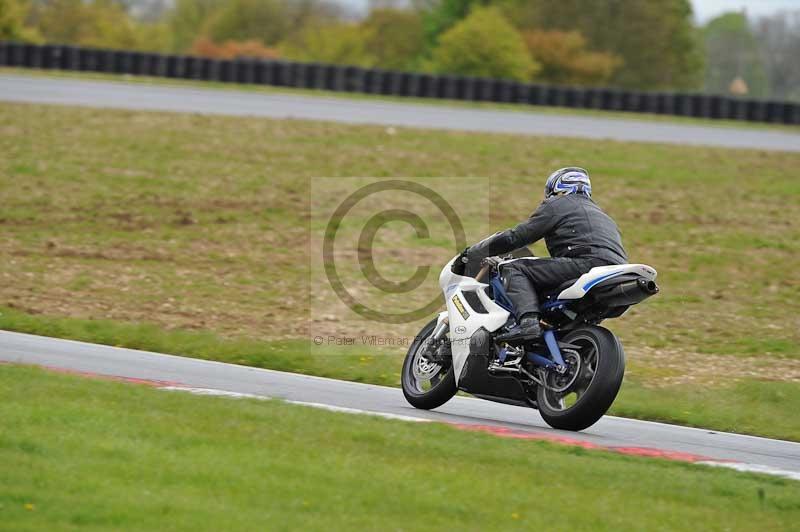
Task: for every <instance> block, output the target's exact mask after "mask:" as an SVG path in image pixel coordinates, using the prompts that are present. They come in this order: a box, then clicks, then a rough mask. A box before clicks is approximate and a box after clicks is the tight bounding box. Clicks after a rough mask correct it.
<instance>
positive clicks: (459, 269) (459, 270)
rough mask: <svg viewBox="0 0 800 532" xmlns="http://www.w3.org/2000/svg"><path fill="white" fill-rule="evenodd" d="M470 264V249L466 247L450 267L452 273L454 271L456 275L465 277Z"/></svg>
mask: <svg viewBox="0 0 800 532" xmlns="http://www.w3.org/2000/svg"><path fill="white" fill-rule="evenodd" d="M468 262H469V247H465V248H464V251H462V252H461V254H460V255H459V256H458V257H456V260H454V261H453V265H452V266H451V267H450V271H452V272H453V273H454V274H456V275H464V272H465V271H466V269H467V263H468Z"/></svg>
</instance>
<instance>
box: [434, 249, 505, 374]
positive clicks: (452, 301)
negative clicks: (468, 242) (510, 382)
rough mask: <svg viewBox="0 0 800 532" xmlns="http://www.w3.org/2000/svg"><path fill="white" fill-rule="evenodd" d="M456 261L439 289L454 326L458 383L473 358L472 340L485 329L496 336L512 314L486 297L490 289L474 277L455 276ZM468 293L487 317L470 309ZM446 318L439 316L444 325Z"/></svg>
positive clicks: (449, 265) (447, 268)
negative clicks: (479, 330)
mask: <svg viewBox="0 0 800 532" xmlns="http://www.w3.org/2000/svg"><path fill="white" fill-rule="evenodd" d="M455 259H456V258H453V259H452V260H451V261H450V262H448V263H447V265H446V266H445V267H444V269H442V273H441V274H440V275H439V286H441V287H442V291H443V292H444V299H445V302H446V303H447V315H448V318H449V322H450V345H451V347H452V352H453V369H454V371H455V378H456V383H458V379H459V377H460V376H461V371H462V370H463V369H464V364H465V363H466V361H467V356H468V355H469V340H470V338H471V337H472V335H473V334H474V333H475V331H477V330H478V329H480V328H481V327H483V328H484V329H486V330H487V331H489V332H494V331H496V330H497V329H499V328H500V327H502V326H503V324H505V323H506V321H507V320H508V316H509V312H508V311H507V310H505V309H504V308H503V307H501V306H499V305H498V304H497V303H495V302H494V301H492V300H491V299H490V298H489V296H487V295H486V291H485V288H486V287H487V286H489V285H487V284H485V283H481V282H478V281H476V280H475V279H474V278H472V277H465V276H463V275H457V274H455V273H453V272H452V270H451V268H452V266H453V261H455ZM464 292H474V293H475V294H476V295H477V296H478V299H479V300H480V302H481V304H482V305H483V307H484V308H485V309H486V310H487V313H486V314H482V313H478V312H476V311H475V309H473V308H472V307H470V306H469V303H467V300H466V298H464ZM441 320H442V316H441V315H440V316H439V321H440V322H441Z"/></svg>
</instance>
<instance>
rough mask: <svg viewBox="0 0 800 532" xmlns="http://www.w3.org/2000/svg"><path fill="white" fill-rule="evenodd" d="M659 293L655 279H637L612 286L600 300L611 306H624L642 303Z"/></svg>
mask: <svg viewBox="0 0 800 532" xmlns="http://www.w3.org/2000/svg"><path fill="white" fill-rule="evenodd" d="M657 293H658V285H656V283H655V281H648V280H647V279H636V280H635V281H627V282H624V283H620V284H618V285H614V286H613V287H610V288H609V290H608V292H606V293H605V294H603V297H602V298H601V299H600V301H601V302H602V303H603V304H604V305H607V306H609V307H623V306H629V305H635V304H636V303H641V302H642V301H644V300H645V299H647V298H648V297H650V296H653V295H655V294H657Z"/></svg>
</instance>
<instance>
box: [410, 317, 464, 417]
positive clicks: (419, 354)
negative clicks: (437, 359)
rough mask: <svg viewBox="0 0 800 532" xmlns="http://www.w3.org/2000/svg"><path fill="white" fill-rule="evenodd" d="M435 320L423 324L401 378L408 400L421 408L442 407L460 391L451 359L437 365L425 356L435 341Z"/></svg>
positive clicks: (411, 348) (412, 345)
mask: <svg viewBox="0 0 800 532" xmlns="http://www.w3.org/2000/svg"><path fill="white" fill-rule="evenodd" d="M436 321H437V320H435V319H434V320H433V321H431V322H430V323H428V324H427V325H426V326H425V327H423V328H422V330H421V331H420V332H419V334H418V335H417V337H416V338H415V339H414V342H413V343H412V344H411V345H410V346H409V348H408V353H406V358H405V360H404V361H403V370H402V375H401V379H400V382H401V384H402V387H403V395H404V396H405V398H406V401H408V402H409V403H410V404H411V406H413V407H415V408H420V409H422V410H430V409H432V408H437V407H439V406H442V405H443V404H445V403H446V402H447V401H449V400H450V399H451V398H452V397H453V396H454V395H455V394H456V391H457V388H456V379H455V373H454V370H453V361H452V359H450V360H449V361H443V363H440V364H437V363H434V362H432V361H430V360H429V359H426V357H424V356H423V355H424V354H425V351H426V348H427V347H428V343H429V342H431V341H432V334H433V330H434V329H435V328H436ZM448 362H449V363H448ZM426 377H429V378H428V379H426ZM426 383H427V384H426Z"/></svg>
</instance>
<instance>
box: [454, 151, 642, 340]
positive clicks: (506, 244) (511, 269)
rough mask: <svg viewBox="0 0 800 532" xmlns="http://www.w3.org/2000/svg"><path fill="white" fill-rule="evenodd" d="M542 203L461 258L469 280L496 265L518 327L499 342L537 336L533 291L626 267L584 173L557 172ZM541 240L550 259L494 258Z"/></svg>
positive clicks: (611, 223)
mask: <svg viewBox="0 0 800 532" xmlns="http://www.w3.org/2000/svg"><path fill="white" fill-rule="evenodd" d="M544 197H545V199H544V201H543V202H542V203H541V204H540V205H539V207H538V208H537V209H536V211H535V212H534V213H533V214H532V215H531V216H530V218H528V219H527V220H525V221H524V222H522V223H520V224H519V225H517V226H516V227H514V228H512V229H507V230H506V231H502V232H498V233H495V234H494V235H492V236H490V237H489V238H486V239H484V240H482V241H481V242H479V243H477V244H475V245H474V246H471V247H469V248H467V249H466V250H464V253H463V254H462V262H465V264H466V268H467V272H470V271H471V272H473V273H472V275H474V274H475V272H477V269H476V268H477V267H478V265H480V264H481V263H484V264H486V263H490V264H491V265H492V266H498V265H500V268H501V270H502V274H503V278H504V279H505V281H506V292H507V294H508V297H509V299H511V301H512V302H513V303H514V309H515V311H516V317H517V323H518V325H517V326H516V327H515V328H514V329H512V330H511V331H509V332H508V333H505V334H503V335H500V336H498V337H497V340H498V341H505V342H511V341H520V340H532V339H535V338H538V337H539V336H541V334H542V331H541V327H540V325H539V297H538V295H537V290H539V291H545V290H547V289H553V288H556V287H558V286H559V285H560V284H561V283H563V282H565V281H568V280H571V279H575V278H577V277H580V276H581V275H583V274H584V273H586V272H588V271H589V270H590V269H592V268H594V267H596V266H606V265H611V264H625V263H627V262H628V256H627V254H626V253H625V249H624V248H623V247H622V237H621V236H620V233H619V229H618V228H617V225H616V223H614V220H612V219H611V217H609V216H608V215H607V214H606V213H605V212H603V211H602V210H601V209H600V207H598V206H597V204H596V203H595V202H594V201H593V200H592V183H591V180H590V179H589V173H588V172H587V171H586V170H584V169H583V168H579V167H575V166H570V167H567V168H561V169H559V170H556V171H555V172H553V173H552V174H550V176H549V177H548V178H547V183H546V184H545V187H544ZM541 238H544V240H545V244H546V245H547V250H548V252H549V253H550V258H536V259H535V258H521V259H517V260H514V261H512V262H506V263H505V264H501V259H499V257H497V256H498V255H503V254H506V253H509V252H511V251H513V250H516V249H519V248H521V247H523V246H527V245H530V244H533V243H534V242H536V241H537V240H539V239H541Z"/></svg>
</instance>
